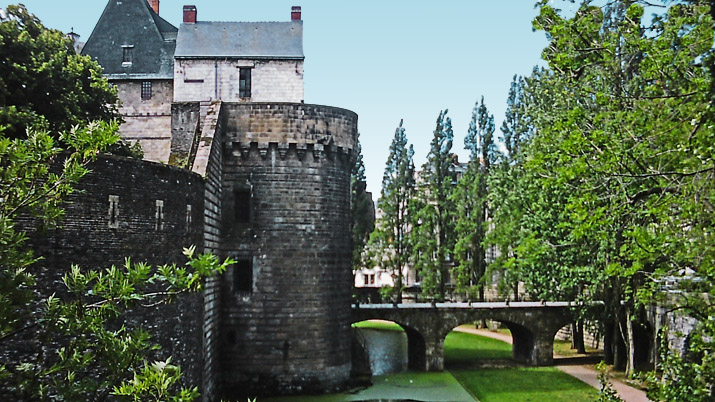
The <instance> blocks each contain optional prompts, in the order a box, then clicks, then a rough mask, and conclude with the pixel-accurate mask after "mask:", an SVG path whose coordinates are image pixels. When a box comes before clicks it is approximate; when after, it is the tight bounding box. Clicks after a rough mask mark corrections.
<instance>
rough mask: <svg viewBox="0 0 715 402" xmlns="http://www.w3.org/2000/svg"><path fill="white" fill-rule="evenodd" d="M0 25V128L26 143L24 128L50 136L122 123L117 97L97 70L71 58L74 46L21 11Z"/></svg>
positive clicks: (16, 9)
mask: <svg viewBox="0 0 715 402" xmlns="http://www.w3.org/2000/svg"><path fill="white" fill-rule="evenodd" d="M6 12H7V14H8V18H7V19H5V20H2V21H0V60H2V62H0V127H3V129H4V130H3V131H4V136H5V137H7V138H24V137H25V135H26V130H27V128H28V127H31V126H32V127H35V128H37V129H47V130H50V131H51V132H52V133H53V135H54V134H56V133H59V132H65V131H70V129H71V128H72V127H73V126H75V125H82V126H84V125H87V124H88V123H89V122H90V121H93V120H105V121H109V120H114V119H120V115H119V114H118V112H117V110H116V104H117V91H116V89H115V88H114V87H113V86H111V85H110V84H109V82H108V81H107V80H106V79H105V78H104V77H103V76H102V73H101V67H100V66H99V65H98V64H97V63H96V62H95V61H92V60H91V58H89V57H88V56H81V55H78V54H76V53H75V51H74V48H73V44H72V41H71V40H69V39H67V38H66V37H65V36H64V34H63V33H62V32H60V31H57V30H51V29H47V28H45V27H44V26H43V25H42V23H41V22H40V20H39V19H37V17H35V16H34V15H32V14H31V13H30V12H28V11H27V9H26V8H25V7H24V6H22V5H18V6H15V5H10V6H8V7H7V9H6Z"/></svg>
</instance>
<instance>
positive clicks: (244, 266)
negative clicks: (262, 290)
mask: <svg viewBox="0 0 715 402" xmlns="http://www.w3.org/2000/svg"><path fill="white" fill-rule="evenodd" d="M233 292H234V293H235V294H237V295H239V296H248V295H250V294H251V293H252V292H253V266H252V264H251V260H238V261H237V262H236V263H235V264H234V265H233Z"/></svg>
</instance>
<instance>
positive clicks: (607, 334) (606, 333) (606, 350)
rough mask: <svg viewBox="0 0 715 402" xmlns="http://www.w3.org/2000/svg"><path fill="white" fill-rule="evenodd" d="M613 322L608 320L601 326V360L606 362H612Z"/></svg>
mask: <svg viewBox="0 0 715 402" xmlns="http://www.w3.org/2000/svg"><path fill="white" fill-rule="evenodd" d="M614 347H615V345H614V342H613V322H612V321H608V322H606V325H604V328H603V361H604V363H606V364H613V362H614Z"/></svg>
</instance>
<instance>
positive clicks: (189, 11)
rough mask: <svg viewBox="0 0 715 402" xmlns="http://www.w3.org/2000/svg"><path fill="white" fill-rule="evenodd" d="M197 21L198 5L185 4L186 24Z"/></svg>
mask: <svg viewBox="0 0 715 402" xmlns="http://www.w3.org/2000/svg"><path fill="white" fill-rule="evenodd" d="M195 23H196V6H184V24H195Z"/></svg>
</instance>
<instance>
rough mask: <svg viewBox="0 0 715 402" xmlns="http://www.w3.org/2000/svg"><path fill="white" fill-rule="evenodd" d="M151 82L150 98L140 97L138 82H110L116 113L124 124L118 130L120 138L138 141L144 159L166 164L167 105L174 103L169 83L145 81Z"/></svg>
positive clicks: (132, 141)
mask: <svg viewBox="0 0 715 402" xmlns="http://www.w3.org/2000/svg"><path fill="white" fill-rule="evenodd" d="M147 81H150V82H151V83H152V97H151V99H147V100H144V99H142V98H141V87H142V82H143V81H142V80H121V81H119V80H118V81H113V84H115V85H117V90H118V96H119V101H120V105H121V106H120V107H119V112H120V113H121V114H122V116H123V117H124V123H123V124H122V125H121V127H120V128H119V133H120V134H121V136H122V138H123V139H125V140H127V141H129V142H131V143H134V142H136V141H139V143H140V144H141V146H142V149H143V150H144V159H146V160H149V161H153V162H168V160H169V151H170V148H171V102H173V100H174V84H173V80H147Z"/></svg>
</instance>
